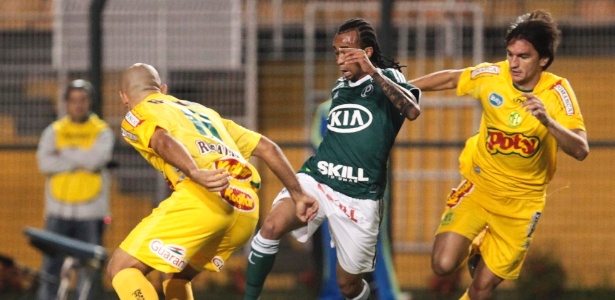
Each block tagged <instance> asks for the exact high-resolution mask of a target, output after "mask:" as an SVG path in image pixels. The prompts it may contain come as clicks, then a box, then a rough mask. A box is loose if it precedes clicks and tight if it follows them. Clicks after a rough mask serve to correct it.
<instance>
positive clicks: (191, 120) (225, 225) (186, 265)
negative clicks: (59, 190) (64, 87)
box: [107, 63, 318, 300]
mask: <svg viewBox="0 0 615 300" xmlns="http://www.w3.org/2000/svg"><path fill="white" fill-rule="evenodd" d="M166 92H167V86H166V85H165V84H162V82H161V80H160V76H159V74H158V71H156V69H155V68H154V67H152V66H150V65H147V64H142V63H138V64H134V65H132V66H131V67H129V68H127V69H126V70H124V72H123V73H122V79H121V89H120V93H119V94H120V99H121V101H122V103H123V104H124V105H125V106H126V107H127V108H128V109H129V112H128V113H127V114H126V116H125V118H124V120H123V122H122V127H121V130H122V136H123V137H124V139H125V140H126V141H127V142H128V143H129V144H130V145H132V146H133V147H134V148H135V149H136V150H137V151H138V152H139V153H140V154H141V155H142V156H143V158H145V159H146V160H147V161H148V162H149V163H150V164H151V165H152V166H153V167H154V168H156V169H157V170H159V171H161V172H162V173H163V174H164V176H165V178H166V179H167V182H168V183H169V185H170V186H171V188H172V189H173V192H172V194H171V195H170V196H169V197H168V198H167V199H165V200H163V201H162V202H161V203H160V205H159V206H158V207H157V208H155V209H154V210H153V211H152V213H151V214H150V215H149V216H147V217H146V218H144V219H143V220H142V221H141V222H140V223H139V224H138V225H137V226H136V227H135V228H134V229H133V230H132V231H131V232H130V233H129V235H128V236H127V237H126V238H125V239H124V241H123V242H122V243H121V244H120V246H119V248H118V249H117V250H116V251H115V253H114V254H113V257H112V258H111V260H110V261H109V264H108V267H107V272H108V273H109V276H110V277H111V278H112V284H113V288H114V289H115V291H116V292H117V294H118V296H119V298H120V299H122V300H124V299H141V300H151V299H158V294H157V292H156V290H155V289H154V287H153V286H152V284H151V283H150V282H149V281H148V279H147V278H146V277H145V275H147V274H148V273H149V272H151V271H152V270H158V271H160V272H162V273H165V274H167V276H168V277H167V278H166V280H165V281H164V282H163V292H164V295H165V298H166V299H194V295H193V293H192V287H191V280H192V279H193V278H194V277H195V276H196V275H198V274H199V273H200V272H201V271H203V270H210V271H214V272H219V271H220V270H221V269H222V268H223V267H224V264H225V262H226V260H227V259H228V258H229V256H230V255H231V254H232V253H233V251H235V250H236V249H237V248H239V247H241V246H243V245H244V244H246V243H247V242H248V240H249V239H250V237H251V235H252V234H253V233H254V231H255V229H256V224H257V222H258V216H259V199H258V195H257V191H258V189H259V188H260V184H261V181H260V176H259V173H258V172H257V170H256V168H254V166H252V164H251V163H250V162H249V159H250V157H251V156H255V157H258V158H260V159H262V160H263V161H264V162H265V163H266V164H267V166H268V167H269V168H270V169H271V170H272V171H273V173H274V174H275V175H276V176H277V177H278V179H280V181H281V182H282V184H283V185H284V186H285V187H286V188H287V189H288V191H289V192H290V193H291V194H292V196H293V199H294V200H295V201H296V202H297V203H298V205H302V206H303V207H304V208H305V210H303V214H302V217H304V218H309V217H310V215H315V210H316V209H317V208H318V206H317V203H316V199H314V198H312V197H310V196H309V195H308V194H306V193H304V190H303V188H302V187H301V185H299V182H298V180H297V178H296V177H295V172H294V170H293V168H292V167H291V165H290V163H289V162H288V159H287V158H286V156H284V154H283V153H282V151H281V149H280V148H279V147H278V145H277V144H275V143H274V142H272V141H271V140H269V139H268V138H267V137H265V136H262V135H261V134H259V133H257V132H254V131H251V130H248V129H246V128H244V127H242V126H240V125H238V124H236V123H235V122H233V121H231V120H228V119H224V118H222V117H221V116H220V115H219V114H218V113H217V112H215V111H214V110H212V109H210V108H207V107H205V106H203V105H200V104H197V103H194V102H189V101H185V100H179V99H177V98H175V97H173V96H171V95H166V94H165V93H166Z"/></svg>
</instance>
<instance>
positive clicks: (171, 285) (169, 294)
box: [162, 279, 194, 300]
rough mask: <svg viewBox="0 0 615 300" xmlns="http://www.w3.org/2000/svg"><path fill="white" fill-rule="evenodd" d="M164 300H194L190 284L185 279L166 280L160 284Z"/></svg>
mask: <svg viewBox="0 0 615 300" xmlns="http://www.w3.org/2000/svg"><path fill="white" fill-rule="evenodd" d="M162 289H163V290H164V297H165V299H166V300H194V296H193V295H192V284H191V283H190V281H188V280H185V279H167V280H165V281H163V282H162Z"/></svg>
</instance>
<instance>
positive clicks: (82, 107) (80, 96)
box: [66, 89, 90, 123]
mask: <svg viewBox="0 0 615 300" xmlns="http://www.w3.org/2000/svg"><path fill="white" fill-rule="evenodd" d="M66 112H67V113H68V115H69V116H70V118H71V119H72V120H73V121H74V122H77V123H81V122H83V121H85V120H86V119H87V117H88V115H89V113H90V96H89V95H88V93H87V92H86V91H84V90H81V89H73V90H71V91H70V92H69V93H68V95H67V97H66Z"/></svg>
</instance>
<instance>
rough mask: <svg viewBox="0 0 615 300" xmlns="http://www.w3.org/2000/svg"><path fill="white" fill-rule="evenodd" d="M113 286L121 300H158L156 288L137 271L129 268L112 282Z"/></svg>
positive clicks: (122, 271) (119, 273)
mask: <svg viewBox="0 0 615 300" xmlns="http://www.w3.org/2000/svg"><path fill="white" fill-rule="evenodd" d="M111 284H112V285H113V289H114V290H115V292H116V293H117V295H118V296H119V297H120V299H121V300H158V293H157V292H156V289H154V286H153V285H152V284H151V283H150V282H149V280H147V278H145V276H144V275H143V273H141V271H139V270H137V269H134V268H128V269H124V270H121V271H119V272H118V273H117V274H116V275H115V277H113V280H111Z"/></svg>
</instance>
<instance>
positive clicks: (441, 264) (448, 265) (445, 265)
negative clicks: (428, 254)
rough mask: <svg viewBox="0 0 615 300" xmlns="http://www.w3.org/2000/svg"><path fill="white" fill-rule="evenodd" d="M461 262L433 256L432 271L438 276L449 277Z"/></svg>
mask: <svg viewBox="0 0 615 300" xmlns="http://www.w3.org/2000/svg"><path fill="white" fill-rule="evenodd" d="M458 267H459V262H458V261H457V260H456V259H451V258H450V257H446V256H444V257H443V256H432V258H431V269H432V270H433V272H434V273H435V274H436V275H438V276H448V275H451V274H453V273H455V271H456V270H457V268H458Z"/></svg>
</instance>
